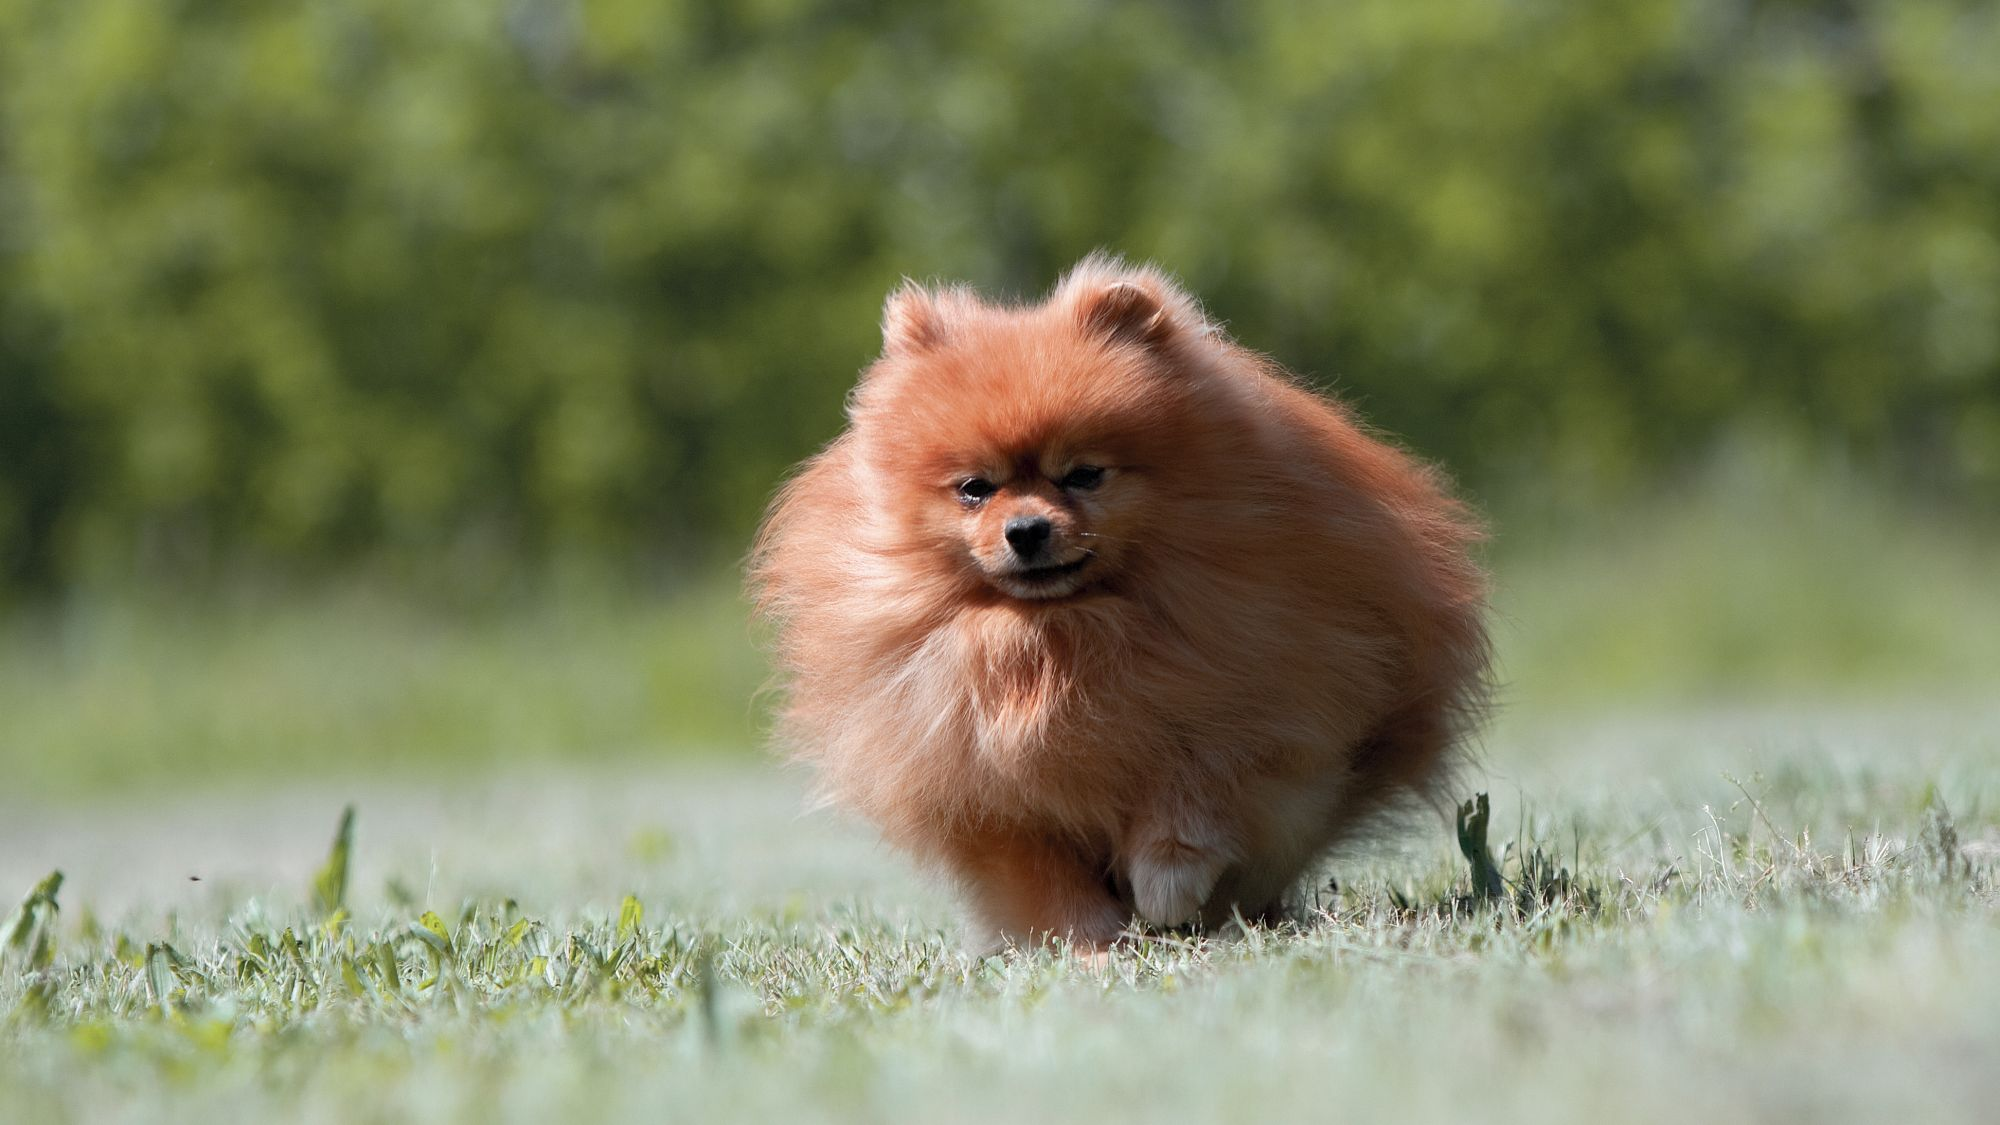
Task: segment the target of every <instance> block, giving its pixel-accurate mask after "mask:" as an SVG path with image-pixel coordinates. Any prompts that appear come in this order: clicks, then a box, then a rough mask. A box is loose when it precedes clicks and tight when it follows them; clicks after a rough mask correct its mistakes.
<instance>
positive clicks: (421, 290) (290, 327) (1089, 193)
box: [0, 0, 2000, 796]
mask: <svg viewBox="0 0 2000 1125" xmlns="http://www.w3.org/2000/svg"><path fill="white" fill-rule="evenodd" d="M1996 59H2000V6H1995V5H1993V4H1991V3H1989V2H1984V0H1897V2H1894V3H1889V2H1881V3H1875V2H1869V0H1626V2H1623V3H1619V4H1615V5H1610V4H1583V5H1578V4H1568V3H1556V2H1553V0H1518V2H1513V3H1505V4H1479V3H1465V2H1461V0H1350V2H1344V3H1329V4H1296V3H1279V2H1252V3H1244V4H1231V5H1222V4H1208V3H1192V2H1182V3H1172V4H1141V3H1126V2H1082V3H1072V2H1060V3H1059V2H1053V0H1005V2H1001V0H974V2H971V3H965V4H934V3H919V2H914V0H910V2H896V0H892V2H888V3H877V4H851V3H839V2H816V0H734V2H720V0H717V2H692V0H592V2H589V3H583V2H579V0H440V2H436V3H421V4H415V3H408V2H406V0H305V2H301V3H296V4H286V5H269V4H259V3H251V2H245V0H0V618H3V619H0V770H4V772H5V775H6V776H8V777H9V778H10V779H11V781H10V786H9V787H10V788H14V789H15V791H16V793H17V794H20V793H25V794H29V795H31V796H32V795H60V794H69V793H79V792H86V791H97V790H99V789H102V788H105V787H127V788H134V787H136V788H145V787H153V786H162V785H173V784H188V785H210V784H214V783H217V782H220V781H233V780H236V779H268V778H275V777H293V776H301V775H303V776H334V775H339V774H344V773H352V772H356V771H364V772H384V771H387V772H390V773H393V774H396V775H399V776H400V775H401V774H403V773H409V772H421V771H426V770H432V771H445V772H450V771H466V770H486V769H494V768H504V767H506V766H508V765H511V764H517V763H538V764H542V765H547V764H551V763H555V764H561V763H568V762H578V761H585V760H588V761H603V760H617V761H632V762H640V763H656V762H660V761H663V760H665V759H666V758H667V757H668V756H670V755H678V754H693V753H700V754H709V755H718V754H719V755H743V756H747V755H751V754H754V753H755V752H756V750H755V748H756V746H757V743H758V740H759V734H758V731H759V719H758V714H759V706H760V705H759V703H758V702H757V698H756V694H755V693H756V688H757V686H758V685H759V684H760V683H761V681H762V678H763V671H762V667H761V664H760V661H759V659H758V656H757V653H756V649H755V647H754V644H753V643H752V640H751V638H750V635H749V630H748V626H747V624H746V621H745V615H744V613H743V609H742V605H741V602H740V598H739V597H738V595H737V593H736V586H737V581H738V579H737V577H736V574H735V570H736V566H737V563H738V561H739V560H740V558H741V557H742V555H743V553H744V550H745V548H746V545H747V541H748V538H749V535H750V532H751V530H752V528H753V527H754V525H755V522H756V520H757V517H758V515H759V513H760V511H761V508H762V505H763V503H764V501H765V499H766V498H767V497H768V495H769V493H770V492H771V490H772V488H773V485H774V483H775V482H776V481H777V480H778V479H779V477H780V476H781V475H782V473H783V472H784V470H785V469H786V467H787V466H788V465H790V464H792V463H793V462H795V461H796V460H798V459H799V458H801V457H803V456H804V455H806V454H808V453H810V452H811V451H812V450H813V449H815V448H816V447H818V446H819V445H820V444H822V443H823V442H824V441H826V440H827V439H828V438H829V437H831V435H832V434H833V433H834V432H835V430H836V429H837V427H838V425H839V418H840V406H841V400H842V396H843V394H844V393H845V391H846V389H847V387H848V386H849V385H850V383H851V381H852V379H853V377H854V375H855V373H856V372H857V370H858V369H859V368H860V367H862V366H863V365H864V364H865V363H866V362H867V361H868V359H869V358H870V357H871V356H872V354H873V353H874V351H875V350H876V347H877V345H878V337H877V329H876V321H877V315H878V310H879V303H880V301H881V299H882V296H883V294H884V293H885V292H886V291H887V290H888V289H889V288H890V287H891V286H892V285H894V284H895V283H896V282H897V280H898V279H900V278H901V277H903V276H906V275H908V276H915V277H919V278H930V277H938V278H948V279H954V280H965V281H970V282H973V283H975V284H977V285H979V286H981V287H982V288H985V289H988V290H989V291H994V292H998V293H1003V294H1015V295H1022V296H1032V295H1034V294H1037V293H1039V292H1041V291H1042V290H1043V289H1045V288H1046V286H1047V285H1048V284H1049V283H1050V282H1051V281H1052V280H1053V279H1054V278H1055V277H1056V276H1057V275H1058V274H1059V273H1060V271H1061V270H1062V269H1063V268H1064V267H1065V266H1067V265H1068V264H1070V263H1071V262H1073V261H1074V260H1075V259H1076V258H1078V257H1079V256H1081V255H1082V254H1084V253H1086V252H1088V251H1090V250H1092V249H1095V248H1100V247H1102V248H1108V249H1111V250H1114V251H1117V252H1121V253H1123V254H1126V255H1128V256H1131V257H1134V258H1141V259H1150V260H1154V261H1157V262H1159V263H1160V264H1162V265H1163V266H1165V267H1167V268H1168V269H1170V270H1172V271H1174V272H1175V273H1177V274H1179V275H1180V276H1181V277H1182V278H1183V279H1184V280H1185V281H1186V282H1187V283H1188V285H1189V286H1190V288H1191V289H1193V290H1194V291H1195V292H1196V293H1198V294H1200V295H1201V296H1202V298H1203V299H1204V300H1205V302H1206V303H1207V305H1208V307H1209V308H1210V310H1211V312H1212V313H1213V314H1214V315H1215V316H1216V317H1217V318H1219V319H1220V320H1222V321H1224V322H1226V323H1227V324H1228V325H1229V327H1230V329H1231V331H1232V332H1233V333H1235V334H1236V335H1237V336H1238V337H1239V338H1240V339H1242V340H1243V341H1245V342H1246V343H1248V344H1250V345H1251V346H1253V347H1256V348H1259V349H1261V350H1264V351H1267V352H1269V353H1271V354H1272V355H1274V356H1275V357H1277V358H1278V359H1279V360H1281V361H1282V362H1284V363H1285V364H1287V365H1288V366H1290V367H1292V368H1293V369H1295V370H1297V371H1299V372H1301V373H1302V374H1304V375H1305V376H1307V377H1308V378H1309V379H1311V380H1312V381H1313V382H1315V383H1316V384H1318V385H1320V386H1322V387H1326V388H1329V389H1332V390H1335V391H1337V392H1338V393H1340V394H1342V395H1344V396H1347V397H1349V398H1350V399H1352V400H1353V401H1355V402H1356V403H1357V404H1358V405H1359V406H1360V408H1361V409H1362V410H1363V412H1364V413H1365V414H1366V415H1368V416H1369V417H1370V418H1371V419H1372V420H1373V421H1374V422H1375V423H1377V424H1378V425H1380V426H1382V427H1383V428H1385V429H1387V430H1388V431H1391V432H1393V433H1395V434H1397V435H1400V436H1401V438H1402V439H1403V440H1404V441H1406V442H1407V443H1408V444H1409V445H1410V446H1411V447H1412V448H1414V449H1416V450H1417V451H1419V452H1421V453H1422V454H1424V455H1425V456H1427V457H1430V458H1432V459H1435V460H1437V461H1439V462H1441V463H1443V464H1444V465H1446V466H1447V467H1448V468H1449V469H1450V471H1451V472H1452V473H1453V474H1454V475H1455V477H1456V478H1457V479H1458V480H1459V481H1460V482H1461V484H1462V486H1463V488H1464V489H1465V491H1466V492H1467V494H1468V495H1470V496H1471V497H1473V498H1474V499H1475V500H1477V501H1478V502H1479V503H1480V504H1481V505H1482V506H1483V507H1485V508H1486V509H1487V510H1488V511H1489V512H1490V513H1491V514H1492V516H1493V521H1494V526H1495V536H1494V540H1493V543H1492V544H1491V548H1490V558H1491V562H1492V564H1493V566H1494V568H1495V571H1496V574H1497V575H1498V578H1499V587H1500V592H1499V605H1500V618H1499V631H1500V637H1501V644H1502V651H1503V657H1504V669H1503V674H1504V678H1505V681H1506V686H1505V689H1504V691H1503V699H1504V700H1505V711H1504V712H1503V717H1502V720H1501V722H1502V727H1501V728H1500V729H1501V730H1502V731H1503V732H1510V733H1508V735H1507V737H1509V738H1512V739H1513V740H1514V741H1515V742H1517V743H1520V744H1528V743H1532V742H1534V741H1535V738H1534V737H1533V736H1532V735H1531V734H1530V733H1529V732H1533V731H1539V730H1543V729H1545V728H1546V725H1547V724H1550V723H1555V722H1558V721H1559V720H1560V721H1570V720H1574V719H1576V718H1578V717H1588V716H1591V715H1596V714H1600V713H1610V712H1622V713H1631V712H1634V711H1637V710H1648V709H1650V710H1657V711H1661V712H1687V711H1690V710H1697V709H1712V708H1728V707H1743V706H1759V707H1767V706H1794V705H1802V706H1811V707H1815V708H1820V709H1821V710H1822V712H1824V709H1825V708H1827V707H1835V706H1851V705H1855V704H1856V703H1857V701H1858V702H1859V703H1860V704H1862V705H1866V706H1868V707H1879V706H1882V705H1885V701H1887V702H1894V703H1895V705H1897V706H1921V707H1946V708H1951V707H1960V706H1966V705H1968V701H1978V700H1981V699H1984V698H1987V697H1988V696H1990V695H1991V694H1992V692H1993V689H1994V688H1995V686H1996V685H2000V640H1996V638H2000V593H1996V587H2000V582H1996V576H2000V567H1996V566H1995V564H1994V561H1993V559H1994V554H1993V549H1994V547H1995V546H1996V545H2000V534H1996V524H2000V520H1996V518H1995V516H1996V512H2000V65H1996V63H1995V60H1996Z"/></svg>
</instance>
